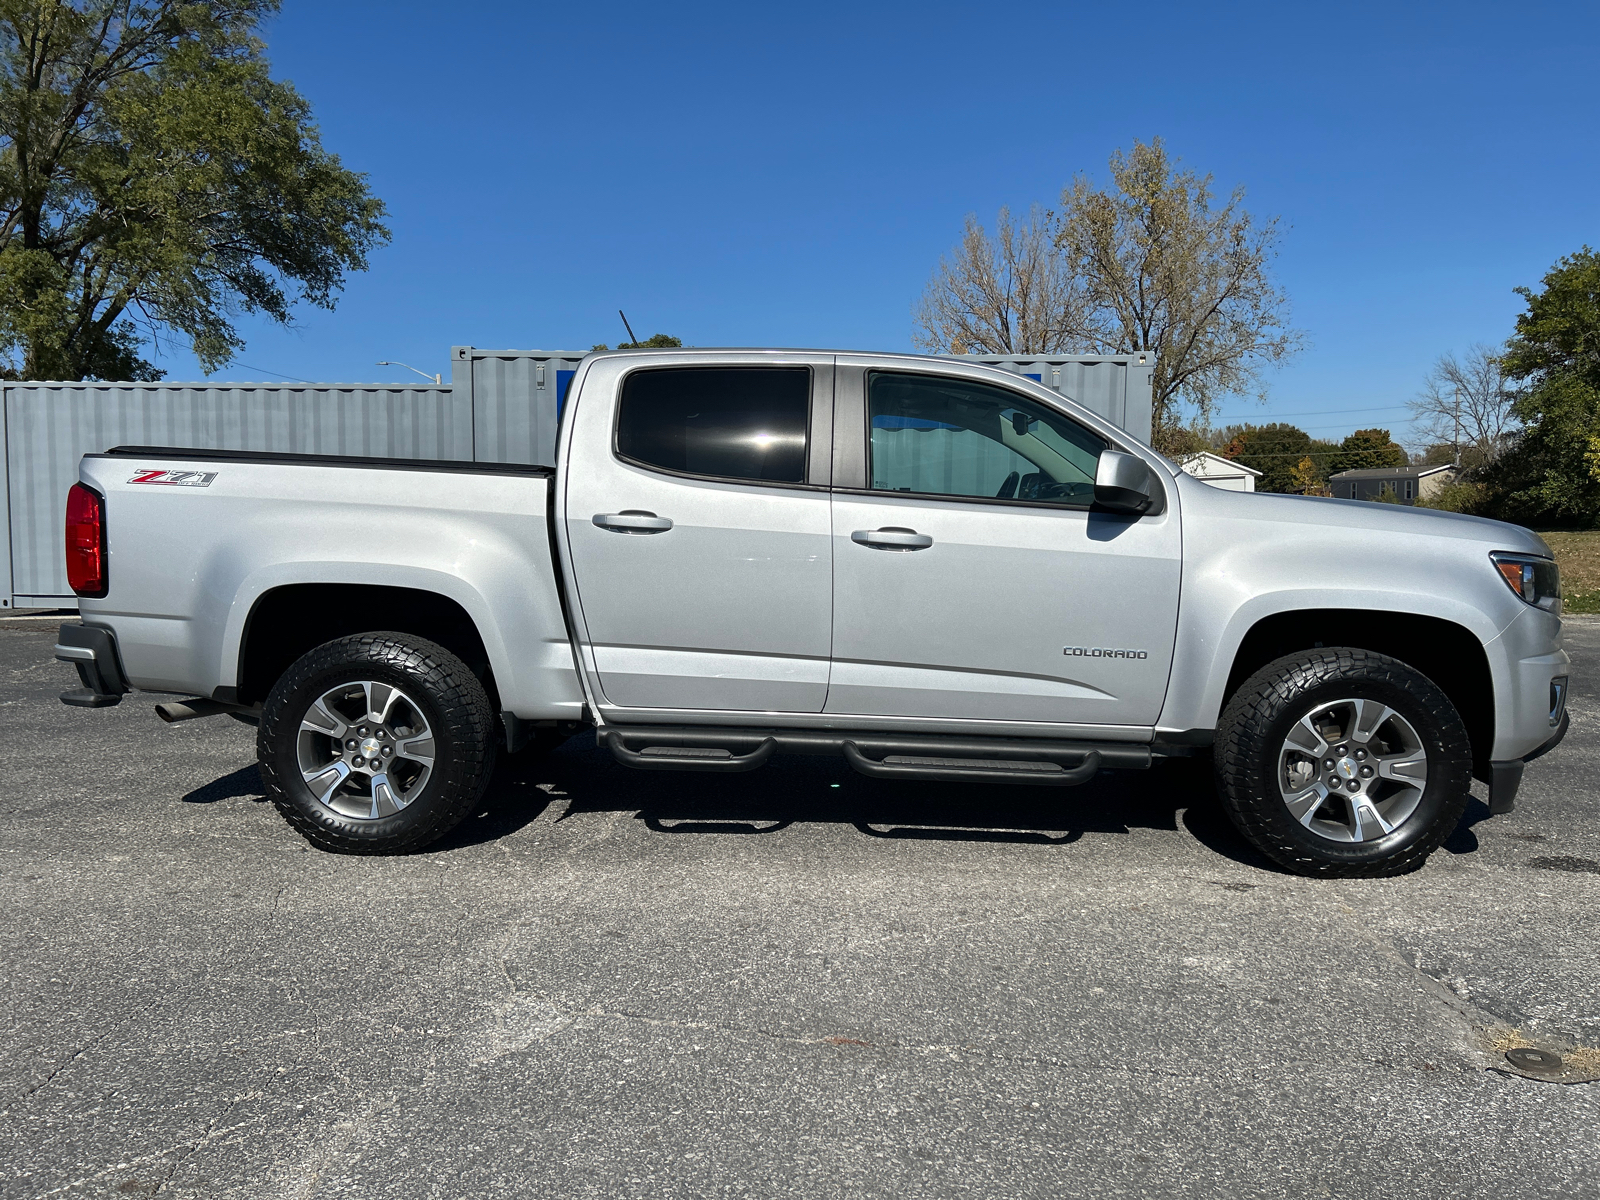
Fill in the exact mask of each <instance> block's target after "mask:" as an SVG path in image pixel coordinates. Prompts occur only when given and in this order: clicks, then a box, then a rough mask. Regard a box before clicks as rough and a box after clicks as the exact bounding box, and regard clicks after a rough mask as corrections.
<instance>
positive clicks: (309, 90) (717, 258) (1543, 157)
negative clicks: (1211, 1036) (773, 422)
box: [159, 0, 1600, 436]
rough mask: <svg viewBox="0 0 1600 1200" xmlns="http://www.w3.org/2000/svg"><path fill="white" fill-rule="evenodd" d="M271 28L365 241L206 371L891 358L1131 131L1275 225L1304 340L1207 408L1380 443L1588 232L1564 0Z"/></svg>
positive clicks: (1591, 169)
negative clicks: (313, 289)
mask: <svg viewBox="0 0 1600 1200" xmlns="http://www.w3.org/2000/svg"><path fill="white" fill-rule="evenodd" d="M266 37H267V41H268V44H269V49H270V55H271V58H272V62H273V66H274V73H275V74H276V75H278V76H279V77H282V78H287V79H290V80H293V81H294V83H295V84H296V85H297V86H298V87H299V88H300V90H301V91H302V93H304V94H305V95H306V96H307V97H308V98H309V99H310V101H311V102H312V105H313V108H314V110H315V112H316V114H317V117H318V119H319V121H320V124H321V127H322V134H323V139H324V142H325V144H326V145H327V146H328V147H329V148H330V149H332V150H334V151H335V152H337V153H338V154H340V155H341V156H342V158H343V159H344V161H345V162H346V164H347V165H349V166H351V167H352V168H354V169H357V170H360V171H364V172H367V173H368V174H369V175H370V176H371V183H372V186H373V188H374V190H375V191H376V192H377V194H378V195H380V196H381V197H382V198H383V199H384V200H385V202H386V203H387V204H388V206H389V209H390V224H391V226H392V228H393V231H394V241H393V242H392V244H391V245H389V246H388V247H386V248H384V249H382V250H380V251H378V252H377V253H376V254H375V255H374V257H373V260H372V269H371V270H370V271H368V272H367V273H365V274H362V275H357V276H354V277H352V278H351V279H350V281H349V283H348V285H347V287H346V289H345V292H344V295H343V298H342V300H341V303H340V304H339V307H338V309H337V310H336V311H335V312H333V313H327V312H323V311H321V310H317V309H308V308H301V309H300V310H299V311H298V315H297V325H296V327H295V328H294V329H291V330H283V329H280V328H277V327H274V326H272V325H271V324H270V323H266V322H261V321H257V320H253V319H251V318H249V317H245V318H243V319H242V320H241V323H240V328H241V330H242V331H243V332H244V333H245V335H246V337H247V339H248V342H249V345H248V348H247V349H246V350H244V351H243V352H242V353H241V354H240V356H239V361H238V362H236V363H235V364H234V365H232V366H231V367H229V368H227V369H225V370H224V371H222V372H219V373H218V378H229V379H264V378H284V377H289V378H299V379H305V380H318V381H322V380H328V381H334V380H337V381H352V380H383V379H392V380H396V381H398V380H400V379H403V378H405V377H406V376H407V373H406V372H404V371H400V370H398V369H390V368H381V367H377V366H375V365H373V364H374V363H375V361H376V360H378V359H400V360H404V361H406V362H409V363H412V364H414V365H415V366H417V367H419V368H422V369H423V370H425V371H429V372H433V371H440V372H444V373H445V375H446V378H447V379H448V374H449V361H448V355H449V347H450V346H451V345H453V344H471V345H476V346H482V347H491V348H507V347H515V348H542V349H569V348H579V349H586V348H587V347H589V346H590V345H592V344H593V343H595V342H602V341H603V342H609V343H612V344H615V343H616V342H617V341H618V340H620V339H621V338H622V336H623V331H622V328H621V325H620V323H619V322H618V320H617V316H616V310H617V309H618V308H619V307H620V308H623V309H626V310H627V313H628V316H629V318H630V320H631V321H632V322H633V325H634V328H635V329H636V330H637V331H638V333H639V334H640V335H641V336H648V335H649V334H651V333H655V332H667V333H674V334H677V335H678V336H680V337H682V338H683V339H684V340H685V341H686V342H688V343H690V344H692V345H761V344H767V345H790V346H830V347H847V348H859V349H890V350H894V349H909V348H910V347H911V341H910V338H911V332H912V319H911V307H912V304H913V303H914V302H915V300H916V298H917V297H918V295H919V294H920V292H921V290H922V288H923V286H924V285H925V283H926V282H927V279H928V275H929V273H930V272H931V270H932V269H933V267H934V265H935V264H936V263H937V261H938V259H939V257H940V255H941V254H943V253H945V252H946V251H948V250H949V249H950V247H951V246H952V245H953V244H954V243H955V241H956V239H957V236H958V234H959V232H960V228H961V222H962V219H963V217H964V216H965V215H966V214H967V213H969V212H975V213H977V214H978V216H979V217H980V219H982V220H984V221H985V222H986V223H992V221H993V218H994V214H995V211H996V210H997V209H998V208H999V207H1000V206H1001V205H1002V204H1008V205H1010V206H1012V208H1013V209H1021V208H1026V207H1027V205H1028V204H1029V203H1031V202H1034V201H1039V202H1043V203H1045V204H1050V203H1052V202H1053V201H1054V200H1055V199H1056V198H1057V197H1058V196H1059V194H1060V191H1061V188H1062V186H1063V185H1064V184H1065V183H1067V181H1068V180H1069V179H1070V178H1071V177H1072V176H1073V175H1074V174H1075V173H1078V172H1087V173H1089V174H1090V175H1092V176H1094V177H1096V178H1097V179H1101V180H1103V179H1104V178H1105V163H1106V159H1107V157H1108V156H1109V155H1110V153H1111V151H1112V150H1114V149H1115V148H1117V147H1119V146H1123V147H1126V146H1129V145H1131V144H1132V142H1133V140H1134V139H1135V138H1146V139H1147V138H1150V137H1152V136H1155V135H1160V136H1161V137H1163V138H1165V139H1166V141H1167V144H1168V146H1169V148H1170V149H1171V150H1172V151H1173V152H1174V153H1176V154H1178V155H1180V156H1181V157H1182V158H1183V160H1184V161H1185V163H1186V164H1188V165H1191V166H1193V167H1195V168H1197V169H1199V170H1201V171H1202V172H1210V173H1212V174H1213V175H1214V176H1215V177H1216V182H1217V185H1218V188H1219V190H1224V191H1225V190H1226V189H1228V188H1231V187H1232V186H1233V185H1235V184H1243V185H1244V186H1245V188H1246V189H1247V193H1248V199H1247V206H1248V207H1249V208H1250V209H1251V211H1253V212H1256V213H1258V214H1262V215H1276V216H1278V217H1279V218H1281V220H1282V222H1283V224H1284V226H1285V233H1284V237H1283V241H1282V249H1281V255H1280V258H1279V260H1278V262H1277V264H1276V273H1277V276H1278V279H1279V280H1280V282H1281V283H1282V284H1283V286H1284V287H1285V288H1286V289H1287V291H1288V293H1289V295H1290V297H1291V299H1292V301H1293V306H1294V321H1295V324H1296V325H1297V326H1298V327H1300V328H1301V329H1303V330H1304V331H1305V333H1306V338H1307V349H1306V350H1305V351H1304V352H1303V353H1301V354H1300V355H1299V356H1297V357H1296V358H1295V359H1294V360H1292V361H1291V362H1290V363H1289V364H1288V365H1287V366H1286V367H1284V368H1283V369H1281V370H1279V371H1277V372H1275V373H1274V374H1273V375H1272V376H1271V377H1270V378H1269V386H1270V398H1269V403H1268V404H1267V405H1266V406H1261V405H1259V404H1257V403H1256V402H1255V401H1254V400H1251V399H1245V398H1239V399H1236V400H1233V401H1230V402H1228V403H1227V404H1225V405H1224V406H1223V408H1222V409H1221V416H1222V418H1223V419H1224V420H1227V419H1248V420H1257V421H1259V420H1269V419H1275V418H1281V419H1290V420H1296V421H1298V423H1300V424H1301V425H1303V426H1304V427H1306V428H1308V429H1310V430H1311V431H1312V432H1313V433H1314V434H1316V435H1318V436H1340V435H1342V434H1343V433H1345V432H1348V431H1349V430H1351V429H1353V428H1357V427H1363V426H1367V425H1373V424H1378V425H1387V426H1390V427H1392V428H1394V429H1395V430H1396V433H1397V436H1399V435H1400V434H1401V433H1402V432H1403V428H1404V419H1405V412H1404V405H1405V402H1406V400H1407V399H1409V398H1410V397H1411V396H1413V395H1414V394H1415V393H1416V391H1417V388H1418V386H1419V385H1420V383H1421V380H1422V377H1423V375H1424V374H1425V373H1426V371H1427V370H1428V368H1429V366H1430V365H1431V363H1432V362H1433V361H1434V359H1435V358H1436V357H1437V356H1438V355H1439V354H1441V353H1443V352H1444V351H1447V350H1458V351H1459V350H1464V349H1465V348H1466V347H1468V346H1469V345H1470V344H1471V343H1473V342H1477V341H1484V342H1491V343H1493V342H1498V341H1501V340H1503V339H1504V338H1505V337H1506V336H1507V334H1509V332H1510V331H1511V327H1512V322H1513V320H1514V318H1515V316H1516V314H1517V312H1518V311H1519V309H1520V301H1519V299H1518V297H1516V296H1515V295H1514V294H1513V292H1512V289H1513V288H1514V287H1516V286H1518V285H1536V284H1537V282H1538V280H1539V278H1540V277H1541V276H1542V274H1543V273H1544V272H1545V271H1546V270H1547V269H1548V268H1549V266H1550V265H1551V264H1552V263H1553V262H1554V261H1555V259H1556V258H1558V257H1559V256H1560V255H1562V254H1565V253H1568V252H1571V251H1573V250H1575V249H1577V248H1578V247H1579V246H1580V245H1582V244H1584V243H1590V244H1596V243H1600V220H1597V218H1600V154H1597V153H1596V151H1597V144H1596V143H1597V140H1600V139H1597V134H1596V130H1597V129H1600V122H1597V120H1596V118H1597V116H1600V113H1597V103H1596V93H1595V90H1594V77H1595V64H1596V62H1597V55H1596V51H1597V49H1600V6H1597V5H1594V4H1593V3H1588V4H1539V3H1524V4H1519V5H1508V4H1503V3H1502V4H1494V5H1491V4H1471V3H1457V4H1449V5H1443V4H1441V5H1427V4H1404V3H1401V4H1395V3H1392V2H1391V3H1387V4H1382V5H1361V4H1345V5H1320V6H1310V5H1286V4H1282V3H1274V4H1260V5H1246V4H1221V5H1196V4H1192V3H1189V4H1171V5H1168V4H1159V3H1151V4H1146V5H1142V6H1126V5H1107V4H1097V5H1074V4H1036V5H1034V4H1009V5H1007V4H989V5H971V6H953V5H942V4H937V3H920V4H871V3H857V4H851V5H842V4H819V3H811V4H807V5H803V6H801V5H794V6H776V5H772V6H768V5H710V4H694V3H688V4H684V5H679V6H668V5H659V4H652V5H639V4H632V3H607V4H582V5H565V6H542V5H520V4H494V3H476V4H474V3H459V2H458V3H456V4H453V5H439V4H437V3H433V4H426V5H424V4H413V3H407V2H403V0H391V2H387V3H371V4H364V3H342V2H340V0H322V2H320V3H312V2H311V0H284V4H283V12H282V15H281V16H279V17H278V18H276V19H275V20H274V21H273V22H272V23H271V25H270V26H269V27H268V28H267V30H266ZM159 361H160V364H161V365H162V366H163V368H164V369H165V370H166V371H167V373H168V376H169V377H170V378H174V379H193V378H198V377H199V376H200V372H199V369H198V367H197V366H196V364H195V363H194V360H193V359H192V358H191V357H190V356H189V355H188V354H187V353H184V352H182V351H181V350H178V351H174V352H171V353H166V354H163V355H161V356H160V358H159ZM413 378H414V377H413ZM1302 414H1303V415H1302Z"/></svg>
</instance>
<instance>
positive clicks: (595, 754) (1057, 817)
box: [219, 735, 1277, 871]
mask: <svg viewBox="0 0 1600 1200" xmlns="http://www.w3.org/2000/svg"><path fill="white" fill-rule="evenodd" d="M219 782H220V781H219ZM552 806H554V807H555V808H556V810H557V812H558V813H559V816H558V817H557V820H558V821H568V820H575V819H578V818H581V817H582V816H583V815H585V814H588V813H614V812H632V813H634V814H635V815H636V818H637V819H638V820H640V821H642V822H644V824H645V827H646V828H648V829H650V830H651V831H652V832H655V833H659V834H662V835H664V836H675V835H685V834H687V835H700V836H725V837H726V836H734V837H739V836H744V837H750V836H761V835H764V834H773V833H777V832H779V831H781V830H783V829H787V828H789V827H790V826H792V825H796V824H806V823H828V824H842V825H851V826H854V827H855V828H856V829H857V830H858V831H859V832H860V833H861V834H862V835H863V836H866V837H872V838H881V839H887V840H903V839H917V840H929V841H959V842H993V843H1020V844H1024V845H1038V846H1041V847H1046V846H1059V845H1065V844H1069V843H1072V842H1075V841H1077V840H1079V839H1080V838H1082V837H1083V835H1084V834H1085V833H1120V834H1126V833H1128V832H1129V831H1130V830H1133V829H1150V830H1158V831H1171V832H1177V830H1178V828H1179V825H1180V823H1181V824H1182V827H1183V828H1184V829H1186V830H1187V831H1188V832H1189V833H1190V834H1191V835H1192V836H1194V837H1195V838H1196V839H1197V840H1198V841H1200V842H1201V843H1203V844H1204V845H1205V846H1206V847H1207V848H1209V849H1210V850H1212V851H1214V852H1215V853H1218V854H1221V855H1223V856H1225V857H1227V858H1231V859H1233V860H1235V861H1236V862H1240V863H1244V864H1247V865H1249V866H1253V867H1260V868H1263V869H1266V870H1273V871H1276V870H1277V868H1276V867H1275V866H1274V865H1273V864H1272V863H1271V862H1270V861H1268V860H1267V859H1266V858H1264V857H1263V856H1261V855H1260V854H1258V853H1256V851H1255V850H1254V849H1253V848H1252V847H1251V846H1250V845H1249V844H1248V843H1246V842H1245V841H1244V839H1243V838H1241V837H1240V836H1239V834H1238V833H1237V831H1235V829H1234V828H1233V825H1232V824H1231V823H1230V822H1229V821H1228V818H1227V817H1226V815H1225V814H1224V813H1223V812H1222V810H1221V808H1220V806H1219V805H1218V804H1217V800H1216V789H1215V785H1214V784H1213V782H1212V777H1211V763H1210V760H1209V759H1208V758H1195V759H1177V760H1171V761H1167V762H1162V763H1158V764H1157V765H1156V766H1155V767H1154V768H1152V769H1151V770H1149V771H1124V772H1105V773H1102V774H1101V775H1100V776H1099V777H1098V778H1096V779H1094V780H1092V781H1090V782H1089V783H1086V784H1083V785H1080V786H1078V787H1072V788H1060V789H1056V788H1045V787H1015V786H1013V787H1007V786H1004V785H983V784H955V783H935V782H916V781H907V782H899V781H887V780H877V779H869V778H867V777H865V776H863V775H859V774H857V773H856V772H855V771H853V770H851V769H850V767H849V766H848V765H846V764H845V763H844V761H843V760H841V759H836V758H828V757H811V756H805V755H780V756H777V757H775V758H774V759H773V760H772V761H771V762H770V763H768V764H767V765H766V766H765V767H763V768H761V769H760V770H757V771H751V772H748V773H744V774H736V775H715V774H709V773H702V772H681V773H679V772H659V773H657V772H645V771H633V770H629V769H628V768H626V767H623V766H621V765H620V764H619V763H617V762H616V761H615V760H614V759H613V758H612V757H611V755H610V753H609V752H607V751H604V750H601V749H599V748H597V747H596V746H595V744H594V738H593V737H592V736H590V735H583V736H580V737H577V738H574V739H573V740H572V741H570V742H568V743H567V744H566V745H564V746H562V747H561V748H560V749H558V750H556V751H555V752H554V753H551V754H548V755H545V756H542V757H540V758H521V757H516V756H513V757H508V758H504V759H502V761H501V765H500V768H499V770H498V771H497V772H496V775H495V778H494V781H493V783H492V784H491V785H490V788H489V790H488V793H487V794H486V795H485V798H484V805H483V808H482V809H481V811H480V812H479V813H477V814H475V817H476V819H471V818H469V819H468V820H467V821H465V822H463V823H462V825H460V826H459V827H457V829H456V830H455V831H454V832H453V833H452V834H450V835H449V836H447V837H446V838H444V839H443V840H441V841H440V842H438V843H436V844H435V845H434V846H433V847H432V849H433V850H434V851H436V852H438V851H449V850H452V849H459V848H462V847H465V846H469V845H474V844H478V843H482V842H488V841H493V840H496V839H498V838H502V837H505V836H507V835H508V834H511V833H515V832H516V831H517V830H518V829H520V828H522V827H523V826H525V825H527V824H529V823H530V822H532V821H534V820H537V819H538V818H539V816H540V815H541V814H543V813H544V812H545V811H546V809H547V808H550V807H552Z"/></svg>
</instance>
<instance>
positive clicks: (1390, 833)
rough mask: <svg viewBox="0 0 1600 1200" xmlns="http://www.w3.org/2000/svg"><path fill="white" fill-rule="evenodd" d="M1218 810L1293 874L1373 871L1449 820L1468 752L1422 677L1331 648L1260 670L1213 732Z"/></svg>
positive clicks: (1438, 839) (1449, 708) (1404, 862)
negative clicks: (1218, 791)
mask: <svg viewBox="0 0 1600 1200" xmlns="http://www.w3.org/2000/svg"><path fill="white" fill-rule="evenodd" d="M1216 769H1217V780H1218V783H1219V785H1220V787H1221V792H1222V802H1223V807H1224V808H1225V809H1226V810H1227V812H1228V815H1229V816H1230V817H1231V818H1232V819H1233V823H1234V824H1235V825H1236V826H1238V828H1239V831H1240V832H1241V833H1243V834H1244V836H1245V837H1246V838H1248V839H1249V840H1250V842H1251V843H1252V844H1253V845H1254V846H1255V847H1256V848H1257V849H1259V850H1260V851H1261V852H1262V853H1263V854H1265V855H1267V857H1269V858H1271V859H1272V860H1273V861H1275V862H1277V863H1280V864H1281V865H1283V866H1285V867H1287V868H1288V869H1289V870H1291V871H1294V872H1297V873H1298V874H1301V875H1313V876H1328V877H1362V876H1366V877H1376V876H1385V875H1398V874H1402V873H1403V872H1406V871H1410V870H1413V869H1415V868H1416V867H1418V866H1420V865H1421V864H1422V862H1423V861H1424V860H1425V859H1426V858H1427V857H1428V855H1430V854H1432V853H1433V851H1434V850H1436V849H1438V847H1439V845H1440V843H1442V842H1443V841H1444V840H1445V838H1447V837H1449V836H1450V834H1451V832H1452V831H1453V830H1454V829H1455V827H1456V825H1457V823H1458V822H1459V821H1460V820H1461V814H1462V812H1463V810H1464V809H1465V808H1466V804H1467V798H1468V795H1469V789H1470V787H1471V782H1472V747H1471V743H1470V741H1469V739H1468V737H1467V732H1466V727H1465V725H1464V724H1463V723H1462V720H1461V717H1460V714H1459V713H1457V712H1456V709H1455V706H1454V705H1453V704H1451V703H1450V699H1449V697H1448V696H1446V695H1445V694H1444V692H1442V691H1441V690H1440V689H1439V688H1438V687H1437V686H1436V685H1435V684H1434V683H1433V681H1432V680H1430V679H1429V678H1428V677H1427V676H1425V675H1423V674H1422V673H1421V672H1419V671H1416V670H1414V669H1413V668H1411V667H1408V666H1407V665H1406V664H1405V663H1402V662H1400V661H1398V660H1396V659H1393V658H1389V657H1388V656H1386V655H1382V654H1375V653H1373V652H1371V651H1367V650H1356V649H1347V648H1331V649H1327V650H1315V651H1311V652H1308V653H1304V654H1299V655H1292V656H1290V657H1288V658H1281V659H1278V660H1277V661H1276V662H1272V663H1268V664H1267V665H1266V666H1265V667H1263V668H1262V669H1261V670H1259V671H1257V672H1256V673H1255V674H1254V675H1252V676H1251V677H1250V678H1249V679H1247V680H1246V681H1245V682H1244V685H1243V686H1242V687H1240V688H1239V690H1238V691H1237V692H1235V693H1234V695H1233V697H1232V699H1230V700H1229V701H1228V704H1227V707H1226V708H1225V709H1224V710H1223V714H1222V720H1221V722H1220V724H1219V728H1218V730H1217V744H1216Z"/></svg>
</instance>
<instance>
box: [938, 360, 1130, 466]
mask: <svg viewBox="0 0 1600 1200" xmlns="http://www.w3.org/2000/svg"><path fill="white" fill-rule="evenodd" d="M963 357H965V358H967V359H969V360H972V361H977V362H984V363H990V364H991V365H993V366H996V367H999V368H1000V369H1001V370H1002V371H1010V372H1012V373H1013V374H1016V375H1025V376H1027V377H1028V378H1029V379H1031V380H1033V381H1034V382H1035V383H1042V384H1044V386H1045V387H1047V388H1050V389H1051V390H1052V391H1057V392H1060V393H1061V394H1062V395H1063V396H1066V397H1068V398H1069V399H1072V400H1076V401H1077V402H1078V403H1079V404H1081V405H1083V406H1084V407H1085V408H1087V409H1089V411H1091V412H1094V413H1097V414H1099V415H1100V416H1102V417H1104V418H1105V419H1106V420H1108V421H1110V422H1111V423H1112V424H1113V425H1115V426H1117V428H1119V429H1126V430H1127V431H1128V432H1129V433H1131V434H1133V436H1134V437H1136V438H1138V439H1139V440H1140V441H1141V442H1143V443H1145V445H1149V444H1150V423H1151V407H1152V406H1151V399H1150V380H1151V376H1152V375H1153V374H1154V373H1155V361H1156V359H1155V355H1154V354H1150V353H1142V354H1141V353H1134V354H1062V355H1048V356H1047V355H1027V354H972V355H964V356H963Z"/></svg>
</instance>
